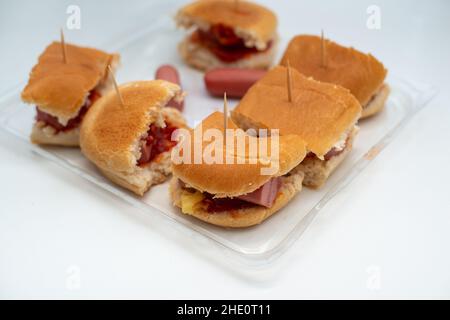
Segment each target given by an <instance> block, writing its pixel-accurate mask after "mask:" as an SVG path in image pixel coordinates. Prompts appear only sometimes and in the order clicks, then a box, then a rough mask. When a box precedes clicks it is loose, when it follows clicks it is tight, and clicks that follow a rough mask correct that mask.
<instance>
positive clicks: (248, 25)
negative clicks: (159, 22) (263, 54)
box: [176, 0, 277, 50]
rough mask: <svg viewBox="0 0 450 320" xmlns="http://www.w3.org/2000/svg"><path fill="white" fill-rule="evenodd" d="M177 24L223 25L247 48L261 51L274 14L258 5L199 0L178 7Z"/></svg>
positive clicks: (230, 0)
mask: <svg viewBox="0 0 450 320" xmlns="http://www.w3.org/2000/svg"><path fill="white" fill-rule="evenodd" d="M176 20H177V23H178V25H180V26H183V27H185V28H190V27H191V26H193V25H195V26H196V27H199V28H200V29H202V30H208V29H209V27H210V26H211V25H216V24H223V25H225V26H228V27H231V28H233V29H234V32H235V33H236V35H237V36H239V37H240V38H242V39H243V40H244V42H245V44H246V45H247V46H248V47H257V48H258V49H259V50H264V49H265V48H266V47H267V44H268V42H269V41H270V40H272V39H273V38H274V36H275V34H276V27H277V18H276V16H275V14H274V13H273V12H272V11H271V10H269V9H267V8H265V7H263V6H260V5H257V4H255V3H251V2H247V1H239V4H238V9H237V10H236V8H235V1H233V0H200V1H195V2H192V3H191V4H188V5H186V6H185V7H183V8H181V9H180V10H179V11H178V13H177V16H176Z"/></svg>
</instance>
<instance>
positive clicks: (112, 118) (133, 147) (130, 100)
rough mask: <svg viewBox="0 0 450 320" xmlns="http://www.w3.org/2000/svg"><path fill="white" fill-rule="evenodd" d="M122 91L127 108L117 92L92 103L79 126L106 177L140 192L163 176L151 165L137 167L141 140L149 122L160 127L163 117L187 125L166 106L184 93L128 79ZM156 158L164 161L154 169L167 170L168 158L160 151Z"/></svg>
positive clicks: (158, 82) (91, 155)
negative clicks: (156, 173)
mask: <svg viewBox="0 0 450 320" xmlns="http://www.w3.org/2000/svg"><path fill="white" fill-rule="evenodd" d="M119 90H120V93H121V95H122V97H123V101H124V104H125V105H124V106H122V105H121V104H120V101H119V99H118V96H117V94H116V92H115V91H114V90H111V91H110V92H109V93H108V94H107V95H105V96H103V97H101V98H100V99H99V100H97V101H96V102H95V103H94V104H93V105H92V106H91V108H90V109H89V111H88V113H87V114H86V116H85V118H84V120H83V123H82V125H81V131H80V147H81V151H82V152H83V154H84V155H85V156H86V157H87V158H88V159H89V160H91V161H92V162H93V163H94V164H95V165H96V166H97V167H99V168H100V170H101V171H102V172H103V173H106V176H107V177H109V178H110V179H111V180H113V181H114V182H116V183H119V184H120V185H122V186H124V187H127V188H128V189H130V190H132V191H133V192H135V193H137V194H140V195H142V194H143V193H144V192H145V191H146V190H147V189H148V187H149V186H150V185H151V184H154V183H153V182H155V181H158V183H159V182H161V181H160V180H161V179H159V178H158V177H156V176H158V175H156V176H155V175H154V174H153V173H154V172H153V171H154V170H152V166H148V165H147V166H144V167H143V168H141V167H139V166H137V165H136V164H137V160H138V159H139V158H140V156H141V151H140V141H141V138H143V137H145V136H146V135H147V131H148V129H149V127H150V125H151V124H153V123H157V124H158V126H159V125H161V123H162V120H165V121H166V122H170V123H171V124H173V125H175V126H177V127H185V126H186V124H185V121H184V119H183V117H182V116H181V114H180V113H179V112H178V110H175V109H174V108H165V107H164V106H165V105H166V104H167V103H168V102H169V101H170V100H171V99H172V98H174V97H176V98H178V97H181V95H182V93H181V90H180V87H179V86H177V85H175V84H173V83H170V82H167V81H163V80H153V81H137V82H130V83H127V84H124V85H121V86H120V88H119ZM163 107H164V108H163ZM167 154H169V153H167ZM162 159H166V160H165V161H164V163H160V162H161V161H162ZM153 162H155V163H160V164H161V167H158V166H156V167H155V168H156V169H158V170H157V171H160V172H169V170H168V169H166V168H168V167H169V163H170V157H169V156H167V155H164V154H160V155H159V156H158V157H157V158H156V159H155V160H154V161H153ZM159 169H161V170H159ZM112 176H115V178H112ZM123 181H126V182H127V183H125V182H123ZM122 182H123V183H122ZM129 185H132V186H134V187H131V186H129Z"/></svg>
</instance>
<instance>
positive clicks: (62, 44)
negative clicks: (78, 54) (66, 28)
mask: <svg viewBox="0 0 450 320" xmlns="http://www.w3.org/2000/svg"><path fill="white" fill-rule="evenodd" d="M60 34H61V50H62V56H63V61H64V63H67V52H66V42H65V41H64V32H63V29H62V28H61V29H60Z"/></svg>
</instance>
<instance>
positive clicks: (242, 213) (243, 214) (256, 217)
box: [169, 171, 303, 228]
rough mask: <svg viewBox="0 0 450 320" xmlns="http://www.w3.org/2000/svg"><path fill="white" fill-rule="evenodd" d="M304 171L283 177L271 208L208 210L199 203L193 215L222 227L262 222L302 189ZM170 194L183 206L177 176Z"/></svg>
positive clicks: (172, 182) (181, 191)
mask: <svg viewBox="0 0 450 320" xmlns="http://www.w3.org/2000/svg"><path fill="white" fill-rule="evenodd" d="M302 180H303V173H302V172H301V171H297V172H295V173H292V174H290V175H286V176H283V177H281V181H282V185H281V188H280V190H279V191H278V195H277V197H276V199H275V202H274V204H273V206H272V207H271V208H265V207H262V206H257V205H255V206H252V207H249V208H244V209H238V210H229V211H222V212H213V213H211V212H208V211H207V210H205V208H204V207H202V206H201V205H197V206H196V207H195V208H194V211H193V212H192V213H189V214H190V215H192V216H193V217H195V218H197V219H200V220H202V221H205V222H207V223H211V224H214V225H217V226H221V227H230V228H245V227H250V226H254V225H257V224H260V223H261V222H263V221H264V220H266V219H267V218H269V217H270V216H272V215H273V214H274V213H275V212H277V211H278V210H280V209H281V208H283V207H284V206H285V205H286V204H287V203H288V202H289V201H291V200H292V198H293V197H294V196H295V195H296V194H297V193H299V192H300V190H301V189H302ZM169 188H170V195H171V197H172V201H173V204H174V205H175V206H177V207H180V208H181V197H182V194H183V192H188V191H186V190H184V189H183V188H181V186H180V183H179V182H178V178H177V177H173V178H172V180H171V181H170V187H169Z"/></svg>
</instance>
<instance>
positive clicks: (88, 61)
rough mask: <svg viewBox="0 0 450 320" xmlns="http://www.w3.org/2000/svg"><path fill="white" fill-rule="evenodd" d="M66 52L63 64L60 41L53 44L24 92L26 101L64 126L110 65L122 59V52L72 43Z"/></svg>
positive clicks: (48, 48)
mask: <svg viewBox="0 0 450 320" xmlns="http://www.w3.org/2000/svg"><path fill="white" fill-rule="evenodd" d="M66 53H67V63H64V61H63V55H62V49H61V44H60V43H59V42H53V43H52V44H50V45H49V46H48V47H47V48H46V49H45V51H44V53H42V54H41V56H40V57H39V60H38V63H37V64H36V65H35V66H34V67H33V69H32V71H31V74H30V79H29V81H28V84H27V85H26V87H25V89H24V90H23V91H22V100H23V101H24V102H26V103H29V104H33V105H37V106H38V107H39V109H41V110H42V111H44V112H46V113H49V114H51V115H53V116H55V117H57V118H58V120H59V122H60V123H61V124H63V125H65V124H67V122H68V121H69V119H71V118H74V117H76V116H77V115H78V112H79V110H80V108H81V107H82V106H83V104H84V102H85V100H86V97H87V96H88V94H89V91H91V90H92V89H94V88H95V87H96V86H97V85H99V83H100V82H102V81H103V80H104V78H105V77H106V76H107V72H106V70H107V66H108V64H112V65H116V64H117V63H118V60H119V55H116V54H112V55H111V54H108V53H106V52H103V51H100V50H96V49H91V48H83V47H78V46H74V45H71V44H66Z"/></svg>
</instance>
